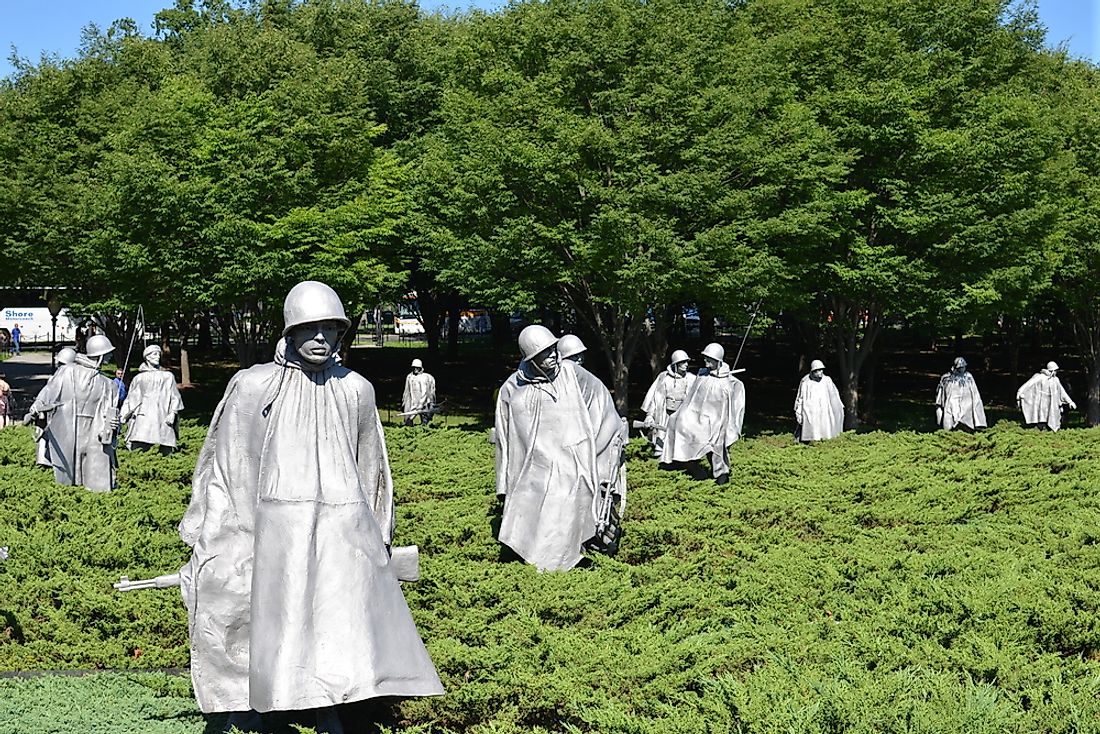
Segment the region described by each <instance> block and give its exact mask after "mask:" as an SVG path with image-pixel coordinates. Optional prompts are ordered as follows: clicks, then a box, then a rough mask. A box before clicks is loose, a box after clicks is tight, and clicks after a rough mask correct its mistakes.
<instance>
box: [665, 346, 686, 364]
mask: <svg viewBox="0 0 1100 734" xmlns="http://www.w3.org/2000/svg"><path fill="white" fill-rule="evenodd" d="M690 361H691V357H689V356H688V353H687V352H685V351H684V350H683V349H677V350H676V351H675V352H673V353H672V356H671V357H669V358H668V363H669V364H680V363H681V362H690Z"/></svg>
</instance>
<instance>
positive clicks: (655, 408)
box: [642, 365, 696, 451]
mask: <svg viewBox="0 0 1100 734" xmlns="http://www.w3.org/2000/svg"><path fill="white" fill-rule="evenodd" d="M695 380H696V377H695V375H693V374H692V373H690V372H686V373H684V374H683V375H682V376H681V375H679V374H677V373H676V369H675V368H674V367H673V366H672V365H669V366H668V367H666V368H665V369H664V370H663V371H662V372H661V374H659V375H657V379H656V380H654V381H653V384H652V385H650V386H649V391H648V392H647V393H646V394H645V400H643V401H642V412H644V413H645V417H646V420H647V421H649V422H650V423H652V424H653V430H651V431H650V433H649V442H650V443H652V444H653V448H654V449H656V450H658V451H660V450H661V449H663V448H664V445H665V429H667V427H668V420H669V417H670V415H671V414H672V413H675V412H676V411H677V410H679V409H680V406H681V405H683V402H684V399H685V398H686V397H687V394H688V391H689V390H690V389H691V386H692V385H693V384H694V383H695Z"/></svg>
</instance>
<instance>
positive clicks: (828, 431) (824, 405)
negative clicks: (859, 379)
mask: <svg viewBox="0 0 1100 734" xmlns="http://www.w3.org/2000/svg"><path fill="white" fill-rule="evenodd" d="M794 419H795V421H796V423H797V425H796V426H795V429H794V437H795V440H796V441H801V442H803V443H809V442H811V441H824V440H827V439H830V438H836V437H837V436H839V435H840V434H841V432H843V431H844V403H842V402H841V400H840V392H839V391H837V389H836V385H835V384H833V378H831V377H829V376H828V375H826V374H825V363H824V362H822V361H821V360H820V359H815V360H814V361H813V362H810V373H809V374H807V375H805V376H803V378H802V380H801V382H799V383H798V395H797V396H796V397H795V399H794Z"/></svg>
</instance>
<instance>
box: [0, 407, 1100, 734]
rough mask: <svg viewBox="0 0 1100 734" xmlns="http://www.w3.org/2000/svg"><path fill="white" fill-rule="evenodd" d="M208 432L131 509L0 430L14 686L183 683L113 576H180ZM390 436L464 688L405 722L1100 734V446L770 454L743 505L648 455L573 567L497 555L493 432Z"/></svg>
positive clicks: (422, 617)
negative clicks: (184, 521) (616, 515)
mask: <svg viewBox="0 0 1100 734" xmlns="http://www.w3.org/2000/svg"><path fill="white" fill-rule="evenodd" d="M202 436H203V430H202V429H201V428H198V427H195V426H188V427H186V428H185V430H184V432H183V436H182V451H181V452H180V453H179V454H176V455H174V456H171V457H167V458H165V457H160V456H156V455H150V454H143V455H139V454H128V453H123V454H122V456H121V459H120V462H121V470H120V482H121V484H120V487H119V489H118V490H116V491H115V492H112V493H110V494H93V493H90V492H86V491H84V490H82V489H78V488H71V487H59V486H56V485H54V484H53V482H52V478H51V477H50V476H49V474H48V473H46V472H44V471H42V470H39V469H37V468H34V467H33V466H32V463H33V447H32V445H31V442H30V434H29V431H27V430H25V429H12V430H5V431H2V432H0V544H3V545H10V546H11V558H10V559H9V560H8V561H7V562H5V563H3V564H0V614H2V615H3V619H4V621H3V626H4V629H3V632H2V634H0V669H7V670H17V669H24V670H25V669H43V668H72V667H78V668H149V667H159V666H184V665H186V664H187V649H188V646H187V636H186V616H185V614H184V611H183V606H182V604H181V602H180V600H179V595H178V594H177V593H175V592H174V591H147V592H140V593H131V594H118V593H115V592H113V591H112V589H111V582H113V581H116V580H117V578H118V575H119V574H122V573H125V574H128V575H130V576H131V577H145V576H152V575H157V574H162V573H168V572H171V571H174V570H175V569H176V568H178V567H179V566H180V565H182V564H183V563H184V562H185V561H186V559H187V557H188V550H187V548H186V547H185V546H184V545H183V544H182V543H181V542H180V541H179V540H178V538H177V537H176V535H175V526H176V523H177V522H178V521H179V518H180V517H181V515H182V513H183V510H184V508H185V506H186V502H187V499H188V495H189V480H190V474H191V470H192V469H193V467H194V462H195V456H196V454H197V451H198V448H199V445H200V443H201V439H202ZM387 438H388V441H389V450H390V456H391V460H392V465H393V472H394V479H395V485H396V492H397V498H398V529H397V536H396V538H395V542H397V543H399V544H417V545H419V546H420V548H421V554H422V556H421V558H422V579H421V581H419V582H417V583H414V584H406V585H405V587H404V589H405V595H406V598H407V599H408V602H409V606H410V607H411V609H412V610H413V615H414V617H415V618H416V622H417V625H418V627H419V629H420V631H421V634H422V636H423V637H424V640H425V642H426V643H427V645H428V648H429V650H430V652H431V654H432V658H433V660H434V661H435V663H436V666H437V667H438V669H439V672H440V675H441V677H442V678H443V682H444V685H445V686H446V688H447V695H445V696H443V697H440V698H434V699H420V700H413V701H407V702H404V703H403V704H401V705H400V707H399V708H398V710H397V721H398V724H397V727H398V728H404V729H412V730H416V731H427V730H428V729H431V730H434V731H440V732H448V731H454V732H472V733H473V732H477V733H488V732H494V733H496V734H500V733H504V732H521V731H523V732H528V731H547V732H582V731H599V732H605V733H620V732H621V733H622V734H627V733H636V734H641V733H648V732H734V731H739V732H761V733H763V732H780V731H782V732H807V733H809V732H839V731H844V732H867V733H868V734H870V733H871V732H912V731H930V732H947V731H952V732H957V731H966V732H968V734H980V733H981V732H1003V731H1027V732H1074V731H1077V732H1086V731H1096V730H1097V725H1096V723H1095V722H1097V721H1100V699H1098V695H1100V615H1098V606H1100V594H1098V593H1097V592H1098V591H1100V544H1098V542H1097V539H1098V537H1100V500H1098V495H1097V492H1096V484H1095V480H1094V479H1093V477H1095V476H1097V474H1098V470H1100V431H1096V430H1069V431H1062V432H1059V433H1039V432H1032V431H1026V430H1024V429H1021V428H1017V427H1009V426H1006V425H1005V424H1001V425H999V426H998V427H996V428H994V429H992V430H990V431H986V432H984V433H980V434H976V435H966V434H961V433H952V434H946V433H930V434H917V433H909V432H901V433H895V434H883V433H866V434H858V435H856V434H845V435H844V436H842V437H841V438H839V439H836V440H834V441H830V442H826V443H823V444H820V445H815V446H800V445H795V444H792V443H790V442H789V440H788V439H786V438H779V437H775V436H764V437H760V438H754V439H749V440H746V441H743V442H740V443H738V444H735V445H734V447H733V448H732V450H731V457H730V458H731V462H732V465H733V467H734V473H733V476H732V477H731V481H730V484H729V485H727V486H725V487H717V486H716V485H714V484H713V483H712V482H710V481H704V482H694V481H692V480H691V479H689V478H688V477H687V476H686V475H681V474H674V473H670V472H663V471H658V469H657V467H656V465H655V463H654V462H653V461H652V460H646V459H645V458H644V456H645V454H646V452H645V451H644V450H643V449H642V447H641V446H640V445H639V440H638V439H636V440H635V442H634V445H632V446H631V450H630V455H631V456H632V459H631V461H630V464H629V470H628V480H629V484H630V496H629V502H628V509H627V516H626V525H625V535H624V538H623V544H622V550H621V552H620V553H619V555H618V556H617V557H615V558H605V557H597V558H594V559H593V560H592V562H591V564H590V566H589V567H586V568H581V569H577V570H574V571H572V572H569V573H563V574H540V573H538V572H536V571H535V570H534V569H533V568H531V567H529V566H526V565H524V564H522V563H520V562H517V561H514V560H510V558H509V555H508V554H507V553H502V551H501V548H500V546H499V545H498V544H497V542H496V541H495V539H494V521H495V520H497V519H498V518H499V510H500V508H499V502H498V500H497V499H496V498H495V496H494V494H493V461H492V446H491V445H490V444H489V443H488V442H487V440H486V436H485V434H484V433H483V432H481V431H476V430H471V429H470V427H465V428H449V429H443V428H436V427H432V428H428V429H420V428H415V429H401V428H392V429H391V428H387ZM82 680H83V679H82ZM14 685H15V684H12V683H10V682H9V683H4V685H0V690H4V689H6V688H8V687H9V686H14ZM19 685H20V686H22V687H21V688H20V689H19V690H22V691H26V690H27V686H28V685H29V684H28V683H26V682H21V683H20V684H19ZM38 685H41V686H45V685H46V684H45V683H41V684H38ZM51 685H52V684H51ZM72 685H92V684H90V683H87V684H85V683H79V684H78V683H73V684H72ZM95 685H104V684H100V683H97V684H95ZM147 687H148V686H147V685H145V684H142V686H140V690H138V692H137V693H134V696H135V698H134V700H135V701H137V700H139V698H138V696H139V694H140V695H145V693H142V691H144V690H145V689H146V688H147ZM12 691H15V689H14V688H13V689H12ZM12 691H7V692H6V693H5V694H4V695H7V693H11V692H12ZM43 695H45V694H43ZM17 700H25V696H24V698H19V699H17ZM127 700H129V699H127ZM104 705H105V706H106V707H108V708H105V709H104V710H105V711H108V710H110V709H109V707H110V705H111V703H110V702H109V701H108V702H106V703H105V704H104ZM115 705H116V706H117V705H122V704H121V703H118V702H116V704H115ZM135 705H136V704H135ZM105 715H107V714H105ZM184 723H185V724H186V726H187V727H189V728H185V729H178V731H194V732H198V731H201V720H199V723H195V722H192V723H187V722H184ZM181 725H182V724H181ZM20 730H21V731H33V730H34V729H20ZM42 730H43V731H45V730H46V729H42ZM76 730H78V729H73V731H76ZM150 730H153V729H150ZM173 731H177V730H173Z"/></svg>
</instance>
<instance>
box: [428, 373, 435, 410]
mask: <svg viewBox="0 0 1100 734" xmlns="http://www.w3.org/2000/svg"><path fill="white" fill-rule="evenodd" d="M432 405H435V378H434V377H432V376H431V375H428V407H431V406H432Z"/></svg>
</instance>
